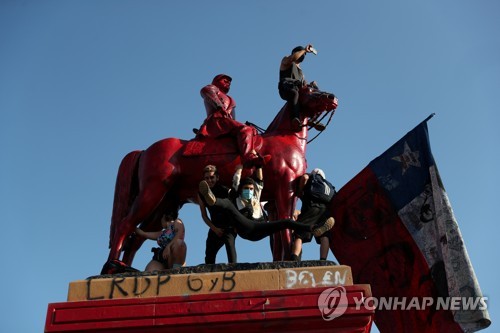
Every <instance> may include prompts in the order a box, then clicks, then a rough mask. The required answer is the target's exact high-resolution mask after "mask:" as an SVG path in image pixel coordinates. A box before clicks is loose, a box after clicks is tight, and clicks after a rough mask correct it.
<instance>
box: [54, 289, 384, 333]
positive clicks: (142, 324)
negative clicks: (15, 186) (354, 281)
mask: <svg viewBox="0 0 500 333" xmlns="http://www.w3.org/2000/svg"><path fill="white" fill-rule="evenodd" d="M344 288H345V290H346V291H347V299H348V307H347V309H346V312H345V313H344V314H343V315H342V316H340V317H338V318H335V319H333V320H331V321H325V320H323V318H322V316H321V313H320V310H319V309H318V296H319V295H320V294H321V292H322V291H323V290H325V289H327V288H325V287H322V288H307V289H293V290H272V291H251V292H237V293H218V294H206V295H191V296H174V297H157V298H155V297H152V298H134V299H123V300H103V301H82V302H64V303H52V304H49V306H48V311H47V321H46V324H45V332H46V333H49V332H125V333H128V332H141V333H148V332H176V333H182V332H210V333H211V332H214V333H220V332H238V333H246V332H364V333H367V332H370V329H371V325H372V321H373V316H374V310H370V309H366V308H365V307H361V308H359V309H356V303H355V302H354V299H356V300H360V299H362V297H370V296H371V291H370V288H369V286H368V285H354V286H345V287H344Z"/></svg>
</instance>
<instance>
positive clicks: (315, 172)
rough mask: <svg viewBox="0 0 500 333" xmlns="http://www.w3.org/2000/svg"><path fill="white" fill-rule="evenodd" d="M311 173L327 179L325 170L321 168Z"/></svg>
mask: <svg viewBox="0 0 500 333" xmlns="http://www.w3.org/2000/svg"><path fill="white" fill-rule="evenodd" d="M311 175H320V176H321V177H323V179H326V177H325V173H324V172H323V170H321V169H319V168H316V169H314V170H313V171H311Z"/></svg>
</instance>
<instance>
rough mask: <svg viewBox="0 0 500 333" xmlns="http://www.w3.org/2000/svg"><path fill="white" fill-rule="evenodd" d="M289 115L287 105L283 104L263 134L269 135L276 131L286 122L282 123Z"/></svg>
mask: <svg viewBox="0 0 500 333" xmlns="http://www.w3.org/2000/svg"><path fill="white" fill-rule="evenodd" d="M289 113H290V111H289V107H288V103H285V105H283V107H282V108H281V110H280V111H279V112H278V113H277V114H276V116H275V117H274V119H273V121H272V122H271V123H270V124H269V126H268V127H267V129H266V131H265V132H264V133H270V132H273V131H276V130H278V129H279V127H280V125H282V124H285V123H286V122H283V120H284V119H288V118H289Z"/></svg>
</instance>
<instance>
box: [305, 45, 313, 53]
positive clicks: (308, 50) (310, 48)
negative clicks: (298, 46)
mask: <svg viewBox="0 0 500 333" xmlns="http://www.w3.org/2000/svg"><path fill="white" fill-rule="evenodd" d="M312 48H313V46H312V44H307V46H306V52H307V53H311V52H312Z"/></svg>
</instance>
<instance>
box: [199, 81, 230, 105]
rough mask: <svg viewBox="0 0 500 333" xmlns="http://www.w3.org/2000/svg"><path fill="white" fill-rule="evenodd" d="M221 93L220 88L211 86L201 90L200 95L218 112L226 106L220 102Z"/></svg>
mask: <svg viewBox="0 0 500 333" xmlns="http://www.w3.org/2000/svg"><path fill="white" fill-rule="evenodd" d="M218 92H219V88H217V87H216V86H214V85H213V84H209V85H208V86H205V87H203V88H202V89H201V91H200V94H201V97H203V99H204V100H205V102H206V103H208V104H209V105H212V107H213V108H214V109H216V110H224V109H225V108H224V104H223V103H222V101H221V100H220V98H219V96H218V95H217V93H218Z"/></svg>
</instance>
